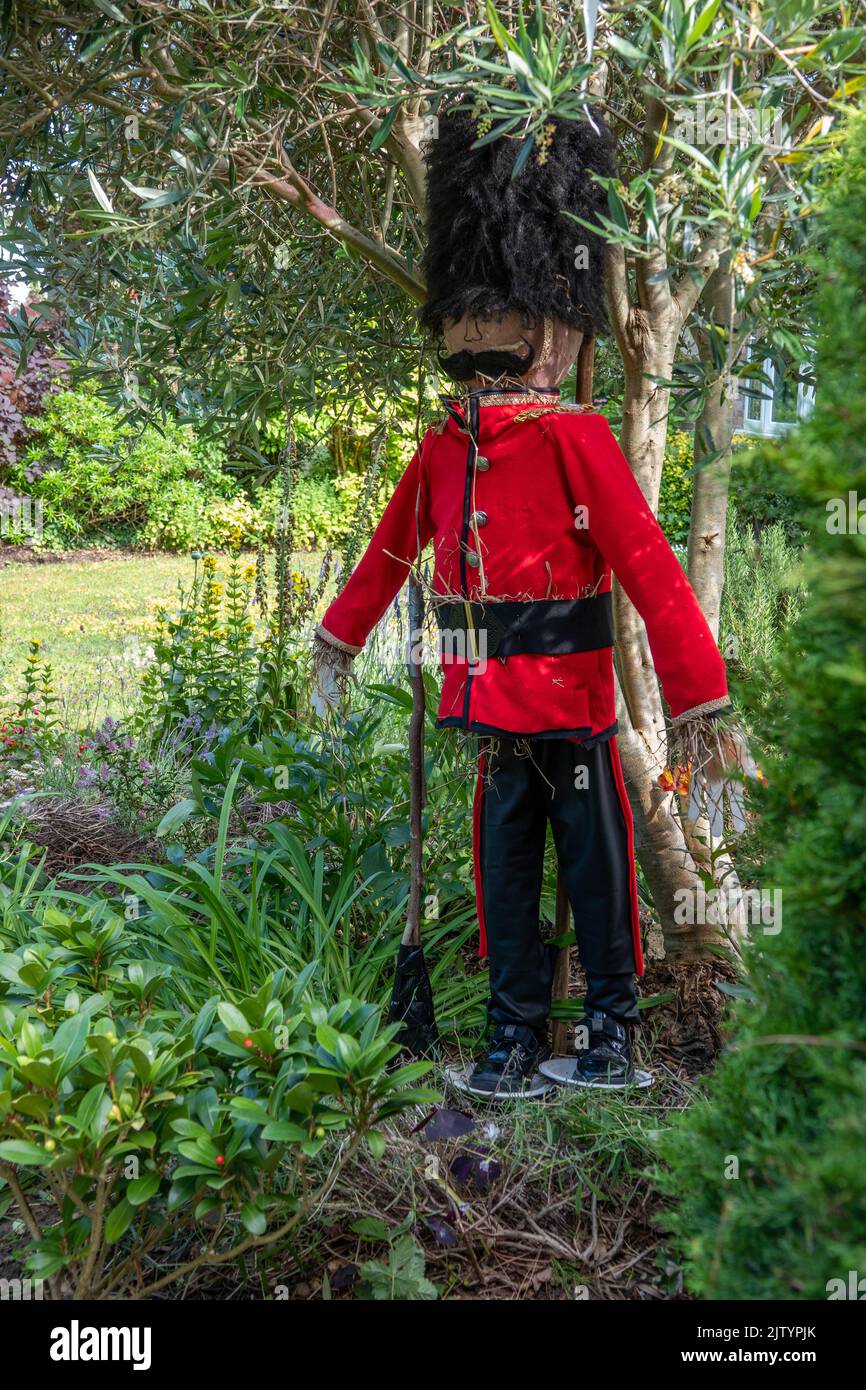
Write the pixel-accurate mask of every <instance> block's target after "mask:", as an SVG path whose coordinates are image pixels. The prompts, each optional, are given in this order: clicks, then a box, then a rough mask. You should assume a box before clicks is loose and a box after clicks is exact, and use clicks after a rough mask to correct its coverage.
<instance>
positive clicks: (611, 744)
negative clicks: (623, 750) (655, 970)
mask: <svg viewBox="0 0 866 1390" xmlns="http://www.w3.org/2000/svg"><path fill="white" fill-rule="evenodd" d="M607 746H608V748H609V750H610V753H609V756H610V766H611V770H612V772H613V780H614V783H615V785H616V790H617V795H618V796H619V804H620V809H621V810H622V814H623V819H624V821H625V830H626V836H627V839H628V872H629V894H630V897H631V935H632V941H633V943H634V965H635V972H636V973H637V974H638V975H643V951H642V950H641V944H640V912H639V910H638V898H637V872H636V870H635V863H634V819H633V817H632V813H631V806H630V805H629V800H628V792H627V791H626V789H625V778H624V777H623V774H622V763H621V762H620V760H619V749H618V747H617V744H616V739H615V738H611V739H609V740H608V744H607Z"/></svg>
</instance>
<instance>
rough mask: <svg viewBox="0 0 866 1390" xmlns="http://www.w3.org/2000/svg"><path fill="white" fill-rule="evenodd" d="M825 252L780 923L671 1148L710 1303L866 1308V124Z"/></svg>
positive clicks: (763, 795)
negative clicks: (861, 1304) (865, 1300)
mask: <svg viewBox="0 0 866 1390" xmlns="http://www.w3.org/2000/svg"><path fill="white" fill-rule="evenodd" d="M821 255H822V261H821V264H820V266H819V275H818V281H819V292H818V305H817V310H818V314H819V322H820V324H821V339H820V342H819V351H818V388H817V405H816V410H815V414H814V416H813V418H812V420H811V421H810V422H809V423H808V424H807V425H805V426H804V427H802V428H801V429H800V430H799V431H798V432H797V433H796V434H795V435H793V436H791V437H789V438H788V439H787V440H786V441H785V443H784V446H783V447H782V449H781V450H780V455H779V457H780V462H782V463H783V464H784V469H785V473H786V475H787V478H788V481H789V484H790V487H791V493H792V496H795V497H796V498H797V499H798V509H799V514H800V519H801V521H802V523H803V525H804V527H805V528H806V530H807V551H806V556H805V563H804V578H805V583H806V588H807V595H808V596H807V600H806V603H805V607H804V609H803V611H802V614H801V616H800V618H799V621H798V622H797V623H796V624H795V625H794V626H793V627H792V628H791V630H790V631H789V632H788V634H787V635H786V637H785V638H784V640H783V642H782V644H781V648H780V653H779V655H778V657H777V660H776V674H777V676H778V678H779V682H780V688H781V689H782V691H783V692H784V694H783V698H781V699H779V700H778V701H776V702H775V703H774V705H773V708H772V709H771V710H769V711H766V710H765V711H759V712H758V714H757V716H756V720H757V723H758V726H759V728H760V731H761V734H762V736H763V737H764V738H766V739H767V740H768V741H770V742H771V743H772V745H774V746H775V747H776V748H777V749H779V750H781V751H780V752H779V753H778V755H777V756H775V757H770V758H768V759H765V760H764V768H765V772H766V776H767V785H766V787H765V788H763V789H762V790H761V791H760V793H759V795H758V797H757V804H758V809H759V813H760V829H759V849H760V856H761V878H762V881H763V884H764V886H765V887H768V888H771V889H780V890H781V892H782V926H781V930H780V931H778V933H777V934H776V935H769V934H764V935H761V934H760V932H761V929H760V927H759V928H757V929H756V932H757V934H756V935H754V937H753V940H752V942H751V944H750V946H749V948H748V953H747V966H748V981H747V985H748V988H747V991H746V992H745V994H744V997H742V998H741V999H739V1000H738V1001H737V1003H736V1005H735V1009H734V1023H733V1030H732V1034H731V1036H730V1038H729V1040H728V1048H727V1050H726V1053H725V1055H724V1056H723V1058H722V1061H721V1063H720V1065H719V1067H718V1069H717V1070H716V1072H715V1074H714V1075H713V1077H712V1078H711V1079H710V1081H709V1083H708V1093H707V1095H706V1098H705V1099H702V1100H699V1101H698V1102H697V1103H696V1104H694V1105H693V1106H692V1107H691V1108H690V1109H689V1111H688V1112H687V1113H686V1114H685V1115H684V1116H683V1117H682V1119H681V1120H680V1121H679V1122H678V1123H677V1124H676V1125H675V1126H674V1127H673V1129H672V1130H670V1131H668V1132H667V1134H666V1135H665V1136H663V1138H662V1141H661V1148H662V1156H663V1158H664V1160H665V1161H666V1168H665V1171H664V1173H663V1174H662V1175H661V1176H660V1181H661V1184H662V1187H663V1189H664V1190H666V1191H667V1192H668V1193H669V1194H670V1195H671V1196H672V1197H674V1198H675V1199H676V1205H675V1206H674V1208H673V1210H672V1212H671V1213H670V1215H669V1218H668V1220H669V1227H670V1230H671V1232H672V1234H673V1238H674V1242H675V1245H676V1246H677V1247H678V1249H679V1252H680V1254H681V1256H682V1257H683V1259H684V1263H685V1267H686V1282H687V1286H688V1287H689V1288H690V1290H691V1292H693V1293H694V1294H697V1295H698V1296H699V1297H702V1298H718V1299H727V1298H735V1299H746V1298H761V1299H766V1298H773V1297H776V1298H787V1299H791V1298H793V1299H808V1298H817V1299H826V1298H840V1297H852V1296H853V1297H857V1296H858V1295H857V1292H856V1289H857V1286H858V1280H859V1279H860V1278H862V1277H863V1276H864V1275H866V1165H864V1162H863V1152H864V1139H866V949H864V920H866V917H864V900H866V798H864V794H863V788H864V786H866V742H864V738H863V728H864V708H866V705H864V696H866V653H864V648H863V593H864V591H866V516H864V518H863V519H862V520H861V519H860V518H859V516H858V511H859V508H858V507H857V505H856V499H857V498H860V497H866V456H864V452H863V445H862V441H863V439H864V438H866V298H864V295H863V285H864V283H866V112H863V113H860V114H858V115H856V116H855V117H854V118H852V120H851V122H850V126H849V130H848V133H847V140H846V142H845V145H844V146H843V154H842V158H841V160H840V161H839V162H838V163H837V165H836V167H835V168H834V169H833V177H832V180H831V182H830V184H829V187H828V190H827V194H826V206H825V209H824V236H823V249H822V253H821ZM852 494H854V495H855V496H854V500H853V502H852V498H851V495H852ZM834 499H837V500H836V501H835V502H834ZM842 503H844V509H845V513H846V515H847V525H846V526H845V527H844V528H843V527H840V526H839V525H838V523H837V524H831V517H832V516H834V515H836V514H838V512H839V510H840V504H842ZM852 1271H853V1272H854V1273H855V1276H856V1277H855V1278H851V1272H852ZM863 1287H866V1285H864V1286H863ZM852 1289H853V1290H855V1292H854V1293H853V1294H852V1292H851V1290H852ZM861 1296H862V1295H861Z"/></svg>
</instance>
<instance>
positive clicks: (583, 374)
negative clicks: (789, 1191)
mask: <svg viewBox="0 0 866 1390" xmlns="http://www.w3.org/2000/svg"><path fill="white" fill-rule="evenodd" d="M594 365H595V338H588V337H586V336H584V339H583V342H582V343H581V345H580V351H579V352H578V354H577V374H576V380H575V390H574V399H575V401H576V402H577V404H578V405H592V371H593V367H594ZM554 920H555V927H556V935H557V936H564V935H565V933H566V932H567V931H568V930H569V929H570V927H571V911H570V907H569V902H568V893H567V892H566V888H565V880H564V878H563V876H562V869H561V868H559V867H557V870H556V916H555V919H554ZM570 982H571V947H570V946H562V947H560V951H559V955H558V956H557V958H556V968H555V970H554V972H553V998H554V999H567V998H568V988H569V984H570ZM567 1035H568V1024H567V1023H566V1022H565V1020H564V1019H557V1020H556V1021H555V1022H554V1024H553V1029H552V1034H551V1043H552V1046H553V1052H554V1055H555V1056H561V1055H562V1054H563V1053H564V1052H565V1048H566V1041H567Z"/></svg>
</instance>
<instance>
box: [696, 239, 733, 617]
mask: <svg viewBox="0 0 866 1390" xmlns="http://www.w3.org/2000/svg"><path fill="white" fill-rule="evenodd" d="M702 299H703V304H704V307H705V309H706V311H707V317H708V318H709V319H710V320H711V321H712V322H714V323H715V324H717V325H718V326H719V328H720V329H721V330H722V332H723V333H724V340H725V342H726V344H727V350H726V353H725V361H724V364H723V365H722V366H720V365H719V363H718V361H717V360H714V356H713V352H712V343H711V340H710V337H709V335H708V333H707V332H706V330H705V329H701V328H696V329H695V331H694V337H695V341H696V343H697V345H698V351H699V352H700V355H701V361H702V363H703V365H704V370H705V372H706V375H707V380H708V381H709V383H710V386H709V392H708V395H707V398H706V401H705V402H704V407H703V410H702V412H701V414H700V416H699V417H698V421H697V424H696V427H695V482H694V493H693V496H692V513H691V520H690V525H689V561H688V567H689V580H690V582H691V585H692V588H693V589H694V591H695V593H696V594H697V596H698V602H699V603H700V605H701V608H702V609H703V610H704V616H705V617H706V620H707V622H708V623H709V625H710V627H711V629H712V633H713V636H714V637H715V638H716V640H717V641H718V636H719V613H720V610H721V606H722V589H723V587H724V582H725V530H726V527H727V519H728V489H729V486H730V479H731V440H732V437H733V433H734V402H733V395H732V391H731V377H730V368H731V353H732V344H733V328H734V322H733V318H734V315H733V307H734V286H733V279H732V276H731V273H730V271H729V270H728V269H727V265H726V264H725V263H723V264H722V265H720V266H719V268H718V270H716V271H715V272H714V273H713V274H712V275H711V276H710V278H709V280H708V281H707V284H706V287H705V289H704V292H703V296H702ZM713 454H718V458H716V459H715V460H714V461H713V462H712V463H708V464H706V465H705V466H704V467H701V460H702V459H705V458H707V457H708V456H712V455H713Z"/></svg>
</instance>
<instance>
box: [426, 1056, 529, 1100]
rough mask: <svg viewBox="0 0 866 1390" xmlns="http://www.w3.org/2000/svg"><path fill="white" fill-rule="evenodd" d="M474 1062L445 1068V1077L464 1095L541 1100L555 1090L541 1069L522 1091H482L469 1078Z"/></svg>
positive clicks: (499, 1098)
mask: <svg viewBox="0 0 866 1390" xmlns="http://www.w3.org/2000/svg"><path fill="white" fill-rule="evenodd" d="M473 1066H474V1064H473V1063H471V1062H469V1063H468V1064H467V1065H466V1066H462V1067H461V1066H451V1067H446V1068H445V1079H446V1081H447V1082H448V1084H449V1085H450V1086H453V1087H454V1089H455V1091H459V1092H460V1093H461V1095H464V1096H475V1097H476V1098H477V1099H478V1100H494V1101H508V1100H541V1099H542V1097H543V1096H546V1095H549V1094H550V1092H551V1091H552V1090H553V1083H552V1082H550V1081H548V1080H546V1079H545V1078H544V1077H543V1076H541V1075H540V1069H539V1071H537V1072H536V1073H535V1075H534V1076H532V1077H531V1078H530V1079H529V1081H528V1082H526V1083H524V1086H523V1088H522V1090H520V1091H482V1090H480V1089H479V1088H478V1087H476V1086H471V1085H470V1083H469V1078H470V1076H471V1075H472V1071H473Z"/></svg>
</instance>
